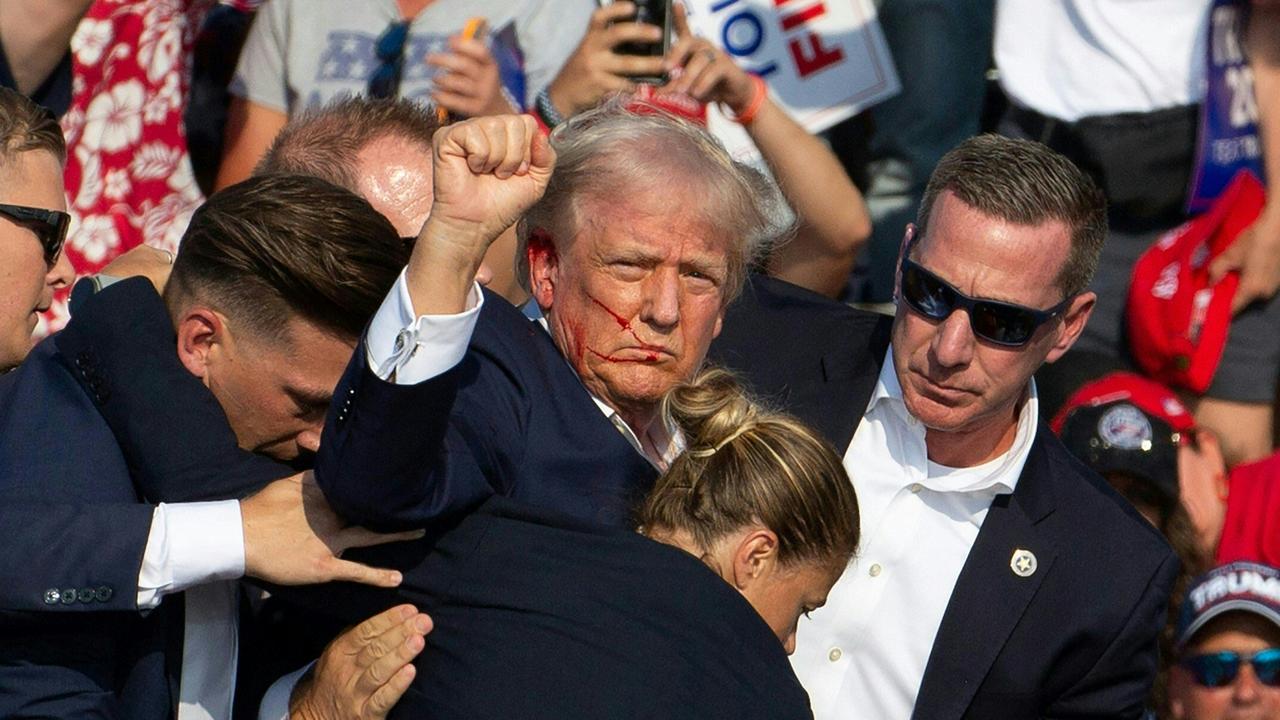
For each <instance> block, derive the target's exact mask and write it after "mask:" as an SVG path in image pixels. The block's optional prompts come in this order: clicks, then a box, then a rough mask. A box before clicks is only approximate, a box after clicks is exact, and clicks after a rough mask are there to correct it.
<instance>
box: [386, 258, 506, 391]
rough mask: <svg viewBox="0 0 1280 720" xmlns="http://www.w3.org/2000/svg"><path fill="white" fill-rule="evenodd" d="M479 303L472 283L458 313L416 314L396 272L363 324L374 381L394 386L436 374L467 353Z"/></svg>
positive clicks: (402, 276)
mask: <svg viewBox="0 0 1280 720" xmlns="http://www.w3.org/2000/svg"><path fill="white" fill-rule="evenodd" d="M483 305H484V294H483V293H481V292H480V286H479V285H478V284H475V283H472V285H471V292H470V293H468V294H467V302H466V305H465V308H466V309H464V310H463V311H462V312H460V313H458V314H456V315H421V316H419V315H417V314H416V313H414V311H413V299H412V298H410V297H409V284H408V282H407V281H406V280H405V274H404V272H403V271H402V272H401V273H400V278H399V279H397V280H396V284H395V286H394V287H392V288H391V292H389V293H387V297H386V299H384V300H383V301H382V305H381V306H380V307H379V308H378V312H377V313H376V314H374V316H373V321H372V322H370V323H369V332H368V334H367V336H366V338H365V348H366V358H365V359H366V360H367V361H368V363H369V367H370V368H371V369H372V370H373V372H374V373H375V374H376V375H377V376H378V377H380V378H382V379H383V380H390V381H392V382H395V383H396V384H399V385H416V384H418V383H420V382H423V381H426V380H430V379H431V378H433V377H436V376H437V375H442V374H444V373H445V372H447V371H448V370H449V369H450V368H452V367H453V366H454V365H457V364H458V363H460V362H462V358H463V356H464V355H466V354H467V346H468V345H469V344H470V343H471V334H472V333H473V332H474V331H475V328H476V320H477V319H478V318H479V317H480V308H481V307H482V306H483Z"/></svg>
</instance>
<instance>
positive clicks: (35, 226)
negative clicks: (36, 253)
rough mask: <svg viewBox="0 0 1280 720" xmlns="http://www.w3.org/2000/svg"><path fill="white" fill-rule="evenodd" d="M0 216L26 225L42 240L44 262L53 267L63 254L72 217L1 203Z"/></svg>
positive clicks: (60, 213) (50, 211)
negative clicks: (63, 246) (63, 245)
mask: <svg viewBox="0 0 1280 720" xmlns="http://www.w3.org/2000/svg"><path fill="white" fill-rule="evenodd" d="M0 215H4V216H5V217H7V218H9V219H10V220H12V221H14V222H16V223H18V224H19V225H25V226H26V227H28V228H30V229H31V231H32V232H34V233H35V234H36V237H37V238H39V239H40V245H41V246H42V247H43V248H44V261H45V262H46V263H48V264H49V267H53V265H54V263H56V262H58V256H59V255H61V254H62V244H63V243H64V242H66V240H67V228H68V227H69V226H70V225H71V216H70V215H68V214H67V213H64V212H62V211H61V210H46V209H44V208H33V207H27V206H25V205H5V204H2V203H0Z"/></svg>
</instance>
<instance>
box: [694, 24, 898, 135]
mask: <svg viewBox="0 0 1280 720" xmlns="http://www.w3.org/2000/svg"><path fill="white" fill-rule="evenodd" d="M684 2H685V7H686V8H687V9H688V11H689V24H690V26H691V28H692V30H693V31H694V33H696V34H697V35H699V36H701V37H704V38H707V39H708V40H710V41H711V42H712V43H714V44H716V45H717V46H719V47H720V48H722V49H723V50H724V51H725V52H726V53H728V54H729V56H730V57H732V58H733V59H734V60H735V61H737V63H738V64H739V65H740V66H741V67H743V68H744V69H746V70H749V71H751V72H754V73H756V74H758V75H760V76H761V77H763V78H764V80H765V82H766V83H768V85H769V90H770V94H771V95H772V97H773V99H774V101H775V102H777V103H778V104H779V105H780V106H782V108H783V109H785V110H786V111H787V112H788V113H789V114H790V115H791V116H792V117H793V118H795V119H796V121H797V122H799V123H800V124H801V125H803V126H804V127H805V129H807V130H809V131H810V132H814V133H817V132H821V131H823V130H826V129H827V128H829V127H831V126H832V125H835V124H836V123H838V122H840V121H842V120H845V119H847V118H850V117H852V116H853V115H855V114H857V113H858V112H860V111H862V110H865V109H866V108H869V107H871V106H872V105H875V104H876V103H879V102H881V101H883V100H887V99H888V98H890V97H893V96H894V95H896V94H897V93H898V91H899V90H900V88H901V86H900V84H899V82H898V73H897V71H896V70H895V69H894V66H893V58H892V57H891V56H890V55H889V48H888V46H887V45H886V44H885V40H884V33H883V32H882V31H881V30H880V23H879V22H878V21H877V20H876V10H875V7H874V6H873V5H872V4H871V0H684ZM707 111H708V123H709V125H710V127H711V129H712V130H713V131H714V132H715V133H716V135H717V136H719V137H720V138H721V140H722V141H724V142H725V144H726V145H727V146H728V147H729V150H730V151H731V152H733V153H734V154H735V155H736V156H740V157H743V156H752V155H755V154H756V150H755V146H754V145H753V144H752V143H751V140H750V138H749V137H748V136H747V134H746V132H744V131H743V130H742V129H741V128H739V127H737V126H736V125H734V124H733V123H732V122H730V121H728V120H727V119H726V118H725V117H724V115H723V114H721V113H720V112H719V108H718V107H716V106H714V105H712V106H710V107H708V108H707Z"/></svg>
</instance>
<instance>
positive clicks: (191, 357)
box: [177, 305, 228, 385]
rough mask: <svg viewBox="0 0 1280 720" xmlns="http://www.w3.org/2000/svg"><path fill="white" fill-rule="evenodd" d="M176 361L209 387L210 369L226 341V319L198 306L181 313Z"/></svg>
mask: <svg viewBox="0 0 1280 720" xmlns="http://www.w3.org/2000/svg"><path fill="white" fill-rule="evenodd" d="M177 331H178V359H179V360H180V361H182V365H183V367H185V368H186V369H187V371H188V372H190V373H191V374H192V375H195V376H196V377H197V378H200V380H201V382H203V383H205V384H206V385H208V384H209V370H210V368H211V367H213V366H215V365H216V364H217V362H218V358H219V354H220V352H219V351H220V346H222V345H224V344H225V343H226V342H227V339H228V338H227V326H226V318H224V317H222V315H220V314H218V313H217V312H215V311H213V310H211V309H209V308H207V307H204V306H200V305H193V306H192V307H190V308H187V309H186V310H183V311H182V314H181V315H180V316H179V317H178V322H177Z"/></svg>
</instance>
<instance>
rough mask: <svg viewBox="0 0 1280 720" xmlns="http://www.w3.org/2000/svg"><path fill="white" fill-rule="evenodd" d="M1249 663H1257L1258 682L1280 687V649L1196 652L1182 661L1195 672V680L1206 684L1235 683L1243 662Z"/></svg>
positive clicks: (1255, 673) (1182, 663)
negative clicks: (1249, 653)
mask: <svg viewBox="0 0 1280 720" xmlns="http://www.w3.org/2000/svg"><path fill="white" fill-rule="evenodd" d="M1242 663H1249V664H1250V665H1252V666H1253V674H1254V675H1256V676H1257V678H1258V682H1260V683H1262V684H1263V685H1270V686H1271V687H1280V648H1267V649H1266V650H1260V651H1258V652H1256V653H1254V654H1253V655H1252V656H1251V657H1246V656H1243V655H1241V654H1240V653H1234V652H1217V653H1209V654H1206V655H1195V656H1193V657H1189V658H1186V659H1184V660H1183V661H1182V662H1180V663H1179V664H1180V665H1182V667H1184V668H1186V669H1187V670H1189V671H1191V676H1192V677H1193V678H1195V681H1196V682H1197V683H1198V684H1200V685H1203V686H1204V687H1215V688H1216V687H1226V686H1227V685H1230V684H1231V683H1233V682H1235V679H1236V676H1237V675H1239V674H1240V665H1241V664H1242Z"/></svg>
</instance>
